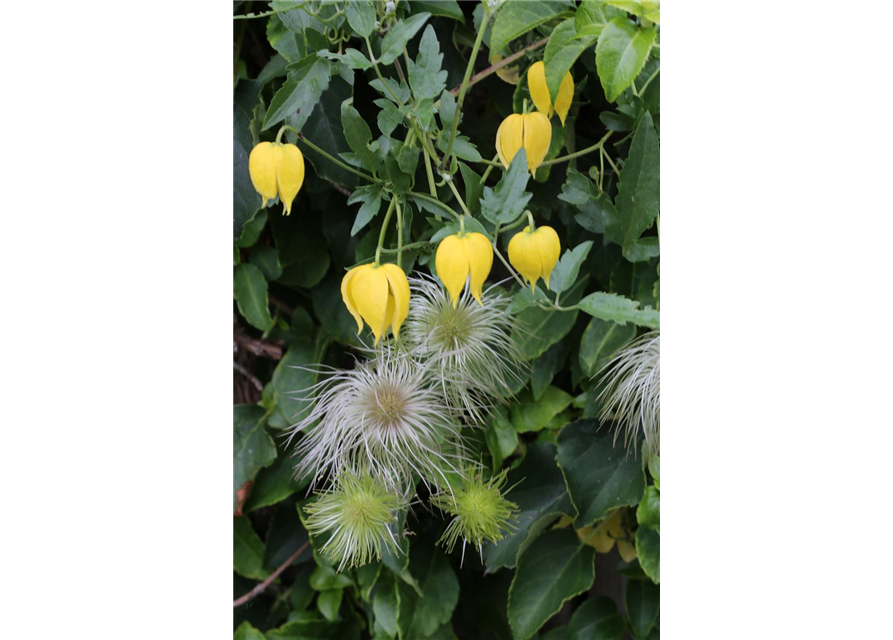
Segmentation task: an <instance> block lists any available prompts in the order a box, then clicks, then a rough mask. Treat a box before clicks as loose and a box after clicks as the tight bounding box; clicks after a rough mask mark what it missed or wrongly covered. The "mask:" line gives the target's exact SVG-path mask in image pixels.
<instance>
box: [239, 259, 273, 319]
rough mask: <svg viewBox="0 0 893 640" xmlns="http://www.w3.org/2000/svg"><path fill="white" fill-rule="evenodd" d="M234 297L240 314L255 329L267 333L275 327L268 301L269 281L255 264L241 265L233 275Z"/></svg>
mask: <svg viewBox="0 0 893 640" xmlns="http://www.w3.org/2000/svg"><path fill="white" fill-rule="evenodd" d="M233 297H235V299H236V303H237V304H238V306H239V313H241V314H242V317H244V318H245V319H246V320H247V321H248V322H249V323H250V324H251V326H253V327H256V328H257V329H260V330H261V331H267V330H268V329H270V328H271V327H272V326H273V317H272V316H271V315H270V302H269V300H268V299H267V281H266V279H265V278H264V274H263V273H262V272H261V270H260V269H258V268H257V267H256V266H254V265H253V264H241V265H239V266H238V267H236V270H235V272H234V273H233Z"/></svg>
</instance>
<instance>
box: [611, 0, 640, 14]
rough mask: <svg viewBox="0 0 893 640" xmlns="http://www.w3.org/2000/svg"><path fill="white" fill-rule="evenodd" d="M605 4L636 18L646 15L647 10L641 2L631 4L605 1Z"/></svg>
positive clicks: (623, 1)
mask: <svg viewBox="0 0 893 640" xmlns="http://www.w3.org/2000/svg"><path fill="white" fill-rule="evenodd" d="M604 2H605V4H609V5H611V6H614V7H617V8H618V9H622V10H623V11H627V12H629V13H631V14H633V15H635V16H642V15H645V9H644V8H643V7H642V4H643V3H641V2H630V1H629V0H604Z"/></svg>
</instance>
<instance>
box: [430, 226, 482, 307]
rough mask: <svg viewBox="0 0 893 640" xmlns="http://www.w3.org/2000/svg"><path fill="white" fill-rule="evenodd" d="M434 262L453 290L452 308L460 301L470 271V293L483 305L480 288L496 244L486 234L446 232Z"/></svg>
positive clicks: (450, 290) (439, 274) (445, 283)
mask: <svg viewBox="0 0 893 640" xmlns="http://www.w3.org/2000/svg"><path fill="white" fill-rule="evenodd" d="M434 266H435V268H436V269H437V275H438V276H440V279H441V280H443V284H444V286H446V290H447V292H449V294H450V300H452V301H453V308H455V307H456V305H457V304H459V296H460V295H461V294H462V289H464V288H465V280H466V279H467V278H468V276H469V274H470V275H471V284H470V285H469V287H470V289H471V295H473V296H474V299H475V300H477V301H478V303H479V304H480V305H481V306H483V304H484V303H483V302H481V289H482V288H483V286H484V280H486V279H487V276H488V275H490V268H491V267H492V266H493V247H492V246H491V245H490V241H489V240H488V239H487V236H485V235H483V234H481V233H475V232H471V233H467V232H464V231H462V232H459V233H454V234H453V235H449V236H447V237H446V238H444V239H443V240H441V241H440V244H439V245H437V253H436V254H435V256H434Z"/></svg>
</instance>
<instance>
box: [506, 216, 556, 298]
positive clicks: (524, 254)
mask: <svg viewBox="0 0 893 640" xmlns="http://www.w3.org/2000/svg"><path fill="white" fill-rule="evenodd" d="M559 255H561V242H560V241H559V240H558V234H557V233H555V229H553V228H552V227H537V228H536V230H534V231H531V230H530V227H529V226H527V227H524V230H523V231H520V232H518V233H516V234H515V235H514V236H512V239H511V240H510V241H509V262H511V263H512V266H513V267H515V269H517V270H518V273H520V274H521V275H522V276H524V279H525V280H527V281H528V282H529V283H530V290H531V291H533V290H534V289H535V288H536V281H537V280H538V279H539V278H542V279H543V280H545V281H546V286H547V287H548V286H549V276H550V275H552V269H554V268H555V264H556V263H557V262H558V256H559Z"/></svg>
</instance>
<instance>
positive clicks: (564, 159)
mask: <svg viewBox="0 0 893 640" xmlns="http://www.w3.org/2000/svg"><path fill="white" fill-rule="evenodd" d="M612 135H614V132H613V131H608V133H606V134H605V135H604V136H603V137H602V139H601V140H599V141H598V142H596V143H595V144H594V145H592V146H591V147H586V148H585V149H580V150H579V151H576V152H574V153H569V154H568V155H566V156H561V157H558V158H553V159H552V160H547V161H546V162H543V163H542V164H540V166H541V167H542V166H547V165H550V164H559V163H561V162H567V161H568V160H572V159H574V158H579V157H580V156H585V155H586V154H587V153H592V152H593V151H598V150H599V149H601V148H603V147H604V145H605V142H606V141H607V140H608V138H610V137H611V136H612Z"/></svg>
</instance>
